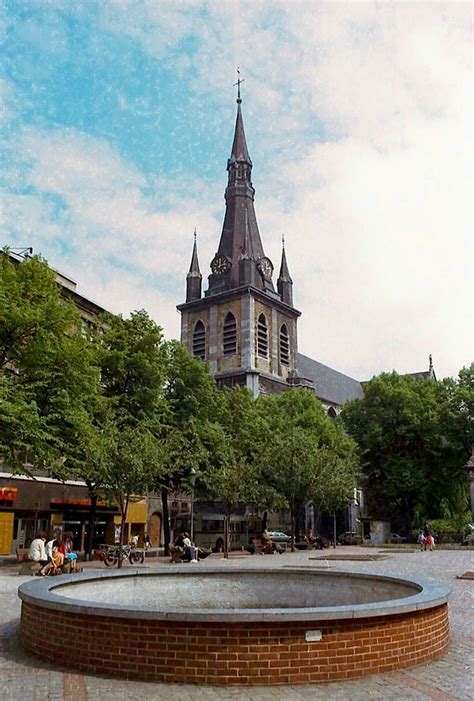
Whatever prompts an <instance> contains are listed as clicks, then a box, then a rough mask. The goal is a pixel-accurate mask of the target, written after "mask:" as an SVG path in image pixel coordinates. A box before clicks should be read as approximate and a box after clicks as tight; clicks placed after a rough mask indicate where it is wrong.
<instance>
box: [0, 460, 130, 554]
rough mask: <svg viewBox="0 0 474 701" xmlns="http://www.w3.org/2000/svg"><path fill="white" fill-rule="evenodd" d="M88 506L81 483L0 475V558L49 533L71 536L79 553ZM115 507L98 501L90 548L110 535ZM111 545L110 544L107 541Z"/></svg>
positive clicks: (83, 485) (86, 523)
mask: <svg viewBox="0 0 474 701" xmlns="http://www.w3.org/2000/svg"><path fill="white" fill-rule="evenodd" d="M90 508H91V503H90V499H89V495H88V491H87V487H86V486H85V484H84V483H82V482H78V481H72V480H71V481H66V482H61V481H59V480H55V479H52V478H49V477H42V476H37V477H26V476H25V475H21V476H19V475H10V474H8V473H0V555H10V554H12V553H14V552H15V550H16V549H17V548H25V547H28V546H29V544H30V543H31V541H32V540H33V538H34V537H35V535H36V533H38V532H39V531H45V532H46V533H47V534H52V532H53V529H54V530H56V529H58V530H60V531H61V532H62V533H64V532H65V531H71V532H72V533H73V534H74V548H75V549H76V550H78V551H83V550H84V547H85V544H86V543H87V538H88V529H89V519H90ZM117 513H118V509H117V507H116V506H114V505H111V504H109V503H107V502H105V501H99V503H98V504H97V512H96V519H95V528H94V544H99V543H103V542H106V535H107V533H109V534H113V531H114V516H115V515H116V514H117ZM109 542H112V541H109Z"/></svg>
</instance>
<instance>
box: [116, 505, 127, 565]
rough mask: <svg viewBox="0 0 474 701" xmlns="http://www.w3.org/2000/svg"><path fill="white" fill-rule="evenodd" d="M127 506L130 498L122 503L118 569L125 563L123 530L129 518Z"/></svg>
mask: <svg viewBox="0 0 474 701" xmlns="http://www.w3.org/2000/svg"><path fill="white" fill-rule="evenodd" d="M127 507H128V499H126V500H125V503H124V502H122V503H121V504H120V515H121V519H122V520H121V521H120V541H119V552H118V555H119V557H118V562H117V569H121V568H122V565H123V559H122V552H123V532H124V529H125V519H126V518H127Z"/></svg>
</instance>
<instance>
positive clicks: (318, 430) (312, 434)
mask: <svg viewBox="0 0 474 701" xmlns="http://www.w3.org/2000/svg"><path fill="white" fill-rule="evenodd" d="M259 407H260V411H261V413H262V414H263V415H264V416H265V417H266V421H267V424H268V429H269V440H268V446H267V448H266V451H265V456H266V457H265V469H264V472H263V474H264V478H265V481H266V483H267V485H269V486H270V487H271V488H272V489H273V490H274V491H275V492H276V493H277V494H278V495H279V496H280V497H281V498H282V499H283V500H284V503H285V505H286V507H287V508H288V509H289V511H290V517H291V524H292V525H291V530H292V533H291V535H292V538H293V542H294V539H295V526H296V523H295V521H296V518H295V517H296V511H297V509H298V508H299V507H300V506H302V504H303V503H304V502H308V501H312V502H314V503H315V504H317V505H319V506H321V507H323V508H326V509H328V510H331V511H334V510H335V509H337V508H340V507H342V506H345V505H346V504H347V503H348V502H349V501H350V497H351V495H352V491H353V489H354V487H356V486H357V480H358V475H359V465H358V457H357V450H356V447H355V444H354V442H353V441H352V440H351V439H349V438H348V437H347V436H345V435H344V433H343V430H342V427H341V425H340V424H339V423H338V422H336V421H333V420H332V419H330V418H329V417H328V416H327V415H326V413H325V412H324V410H323V408H322V406H321V404H320V402H319V401H318V400H317V399H316V397H315V396H314V394H312V393H310V392H308V391H307V390H301V389H295V390H290V391H288V392H285V393H284V394H281V395H273V396H271V397H262V398H261V399H259ZM292 547H293V546H292Z"/></svg>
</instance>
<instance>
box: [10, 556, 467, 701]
mask: <svg viewBox="0 0 474 701" xmlns="http://www.w3.org/2000/svg"><path fill="white" fill-rule="evenodd" d="M338 553H340V554H347V555H351V554H354V555H355V554H357V553H358V549H357V548H356V547H349V546H347V547H341V548H338ZM359 553H360V551H359ZM383 554H384V555H387V551H386V550H385V551H383ZM310 557H311V553H310V552H308V551H300V552H296V553H293V554H292V553H285V555H284V556H281V557H278V556H264V557H247V558H232V559H231V560H229V561H227V562H226V563H224V566H226V567H229V569H232V568H234V567H236V566H237V567H242V566H244V567H249V568H261V567H262V566H263V567H273V566H278V567H281V566H282V565H288V566H290V567H292V566H301V567H308V568H310V569H313V568H316V567H317V568H321V567H326V566H327V567H328V568H329V567H330V568H331V569H334V568H336V569H341V570H346V571H351V570H352V569H353V570H359V571H360V570H363V571H368V572H374V573H379V574H396V575H401V576H408V577H409V576H410V575H412V576H419V577H424V578H431V579H434V580H437V581H442V582H445V583H448V584H449V586H450V587H451V588H452V594H451V597H450V602H449V611H450V625H451V633H452V644H451V646H450V648H449V650H448V652H447V653H445V654H444V655H443V656H442V657H440V658H439V659H437V660H435V661H433V662H431V663H430V664H428V665H424V666H420V667H415V668H412V669H407V670H402V671H400V672H394V673H391V674H385V675H379V676H373V677H366V678H364V679H360V680H353V681H349V682H338V683H332V684H319V685H302V686H285V687H267V688H262V687H248V688H247V687H246V688H241V687H199V686H192V685H165V684H152V683H146V682H132V681H130V682H129V681H125V680H121V679H111V678H105V677H100V676H93V675H87V674H80V673H76V672H74V671H73V670H67V671H66V670H62V669H58V670H55V669H54V668H52V667H51V666H49V665H47V664H45V663H42V662H40V661H39V660H36V659H34V658H32V657H30V656H28V655H27V654H26V653H25V652H24V651H23V650H22V648H21V646H20V644H19V642H18V640H17V637H16V629H17V626H18V621H19V615H20V600H19V599H18V597H17V593H16V592H17V588H18V586H19V585H20V584H21V583H23V582H25V581H29V580H30V579H31V578H30V577H23V576H19V575H18V574H17V572H18V568H17V567H13V568H10V567H5V568H2V570H0V701H3V700H5V701H120V700H121V699H129V698H131V699H133V701H145V699H146V701H165V700H166V701H191V700H192V701H270V700H271V701H307V700H308V701H309V700H310V699H311V701H313V700H314V701H318V700H324V701H333V699H334V701H338V700H339V699H350V701H377V700H380V701H382V700H383V701H385V700H386V699H389V700H392V699H393V700H394V701H395V700H396V701H403V700H404V699H407V700H408V701H411V700H414V701H471V700H472V699H474V692H473V689H474V678H473V671H472V670H473V669H474V657H473V631H474V613H473V585H472V582H470V581H469V580H459V579H456V576H457V575H459V574H462V573H463V572H465V571H466V570H469V569H472V568H473V559H474V556H473V553H472V552H471V551H464V552H463V551H459V550H457V551H434V552H426V553H417V554H416V556H413V555H412V556H411V557H406V555H405V554H404V553H400V552H394V553H389V557H387V559H385V560H383V561H381V560H379V561H371V562H361V561H358V562H357V561H356V562H353V563H351V561H345V562H340V563H336V562H335V561H334V560H333V561H332V562H329V561H327V560H321V561H317V562H315V561H314V560H310ZM212 562H216V563H217V564H219V565H220V566H222V565H223V561H222V560H218V559H213V560H212ZM326 563H327V564H326ZM157 564H158V561H157V560H153V561H147V562H146V564H145V566H150V565H152V566H156V565H157ZM159 564H160V566H161V565H162V566H163V567H184V568H185V567H189V565H186V564H182V565H169V564H168V563H166V562H165V561H164V560H163V559H160V561H159ZM206 564H211V561H210V560H208V561H207V562H206ZM92 566H99V567H102V566H101V565H96V563H91V564H90V565H87V568H89V567H92ZM71 655H74V651H73V650H72V651H71Z"/></svg>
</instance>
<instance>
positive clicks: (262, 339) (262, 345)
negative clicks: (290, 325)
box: [257, 314, 268, 358]
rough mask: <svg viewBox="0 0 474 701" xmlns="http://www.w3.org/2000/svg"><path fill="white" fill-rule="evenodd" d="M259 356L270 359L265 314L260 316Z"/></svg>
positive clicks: (258, 325) (258, 322)
mask: <svg viewBox="0 0 474 701" xmlns="http://www.w3.org/2000/svg"><path fill="white" fill-rule="evenodd" d="M257 355H259V356H260V357H261V358H268V327H267V320H266V318H265V314H260V316H259V317H258V321H257Z"/></svg>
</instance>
